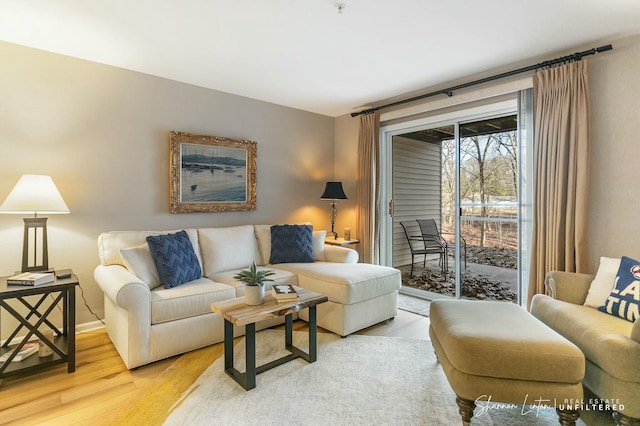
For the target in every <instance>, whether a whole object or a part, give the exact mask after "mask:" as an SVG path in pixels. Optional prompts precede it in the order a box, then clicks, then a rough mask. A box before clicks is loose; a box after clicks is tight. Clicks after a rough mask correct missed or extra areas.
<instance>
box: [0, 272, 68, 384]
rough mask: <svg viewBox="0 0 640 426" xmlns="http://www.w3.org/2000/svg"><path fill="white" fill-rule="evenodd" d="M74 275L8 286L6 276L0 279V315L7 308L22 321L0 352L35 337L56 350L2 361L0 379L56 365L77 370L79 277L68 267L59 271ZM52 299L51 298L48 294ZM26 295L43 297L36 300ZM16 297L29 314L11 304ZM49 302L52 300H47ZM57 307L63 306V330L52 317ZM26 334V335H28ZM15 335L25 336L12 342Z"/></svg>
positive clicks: (0, 348) (8, 350) (2, 352)
mask: <svg viewBox="0 0 640 426" xmlns="http://www.w3.org/2000/svg"><path fill="white" fill-rule="evenodd" d="M65 273H68V274H71V276H70V278H64V279H56V280H55V281H54V282H52V283H48V284H42V285H38V286H21V285H7V277H2V278H0V314H2V310H6V311H7V312H8V313H9V314H11V316H13V317H14V318H15V319H17V320H18V322H19V324H18V325H17V327H16V328H15V330H13V332H12V333H11V334H10V335H9V336H8V337H7V338H6V340H5V342H4V343H3V344H2V345H1V346H0V355H1V354H4V353H7V352H10V351H11V350H10V346H11V347H15V346H16V345H18V346H19V347H22V345H23V344H25V343H27V342H28V341H29V340H30V339H32V338H33V337H37V338H38V339H39V340H40V341H41V342H43V343H44V344H46V345H47V346H49V347H50V348H51V350H52V351H53V353H52V354H51V355H48V356H45V357H39V356H38V354H37V353H35V354H33V355H31V356H29V357H27V358H25V359H23V360H22V361H18V362H13V361H10V360H7V361H5V362H4V363H0V379H2V378H4V377H8V376H17V375H27V374H30V373H32V372H35V371H39V370H41V369H44V368H46V367H49V366H51V365H54V364H60V363H65V362H66V363H67V372H69V373H73V372H74V371H75V369H76V334H75V329H76V286H77V285H78V278H77V277H76V276H75V275H74V274H73V272H72V271H71V270H69V269H67V270H59V271H56V274H57V275H60V274H65ZM50 295H51V297H52V298H53V300H51V299H50V298H49V296H50ZM27 296H40V297H39V298H38V299H37V301H35V303H33V301H29V300H27ZM11 299H13V300H15V301H17V302H19V303H20V304H22V305H23V306H25V307H26V308H27V310H28V312H27V313H26V314H21V313H20V312H18V311H17V310H16V309H15V308H13V307H11V306H10V305H9V303H7V302H8V301H9V300H11ZM47 302H49V303H47ZM56 306H61V308H62V322H63V324H62V331H60V330H59V329H58V328H57V327H56V326H55V325H54V324H53V322H52V320H51V319H50V318H49V316H50V314H51V313H52V312H53V311H54V309H55V308H56ZM42 330H51V331H52V332H53V338H52V339H47V337H46V336H45V334H43V333H42ZM25 333H26V334H25ZM47 334H48V333H47ZM16 336H23V338H22V340H20V341H19V342H12V340H14V338H15V337H16Z"/></svg>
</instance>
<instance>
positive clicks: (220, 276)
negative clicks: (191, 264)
mask: <svg viewBox="0 0 640 426" xmlns="http://www.w3.org/2000/svg"><path fill="white" fill-rule="evenodd" d="M265 269H266V270H269V271H273V272H274V275H271V276H270V277H269V278H271V279H272V280H273V282H271V281H269V282H266V283H265V286H264V289H265V294H266V293H268V292H269V291H271V287H272V286H273V284H291V285H298V276H297V275H296V274H294V273H293V272H289V271H284V270H282V269H275V268H268V267H267V268H265V267H262V266H259V267H258V271H263V270H265ZM242 270H243V269H236V270H233V271H225V272H218V273H217V274H213V275H211V277H209V278H210V279H212V280H213V281H216V282H219V283H223V284H227V285H229V286H231V287H233V288H234V289H235V291H236V297H242V296H244V289H245V284H244V283H243V282H240V281H238V280H236V279H234V278H233V277H234V275H236V274H237V273H239V272H240V271H242Z"/></svg>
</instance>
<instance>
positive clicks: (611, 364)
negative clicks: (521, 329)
mask: <svg viewBox="0 0 640 426" xmlns="http://www.w3.org/2000/svg"><path fill="white" fill-rule="evenodd" d="M545 286H546V288H547V292H548V293H549V295H542V294H538V295H535V296H534V297H533V299H532V301H531V313H532V314H533V315H534V316H536V317H537V318H538V319H540V320H541V321H542V322H544V323H545V324H547V325H548V326H549V327H551V328H552V329H554V330H555V331H557V332H558V333H560V334H561V335H563V336H564V337H565V338H567V339H568V340H570V341H571V342H573V343H574V344H575V345H576V346H578V347H579V348H580V350H581V351H582V352H583V353H584V356H585V358H586V371H585V377H584V380H583V384H584V385H585V386H586V387H587V388H588V389H590V390H591V391H592V392H593V393H594V394H596V395H597V396H598V398H600V399H601V400H602V401H603V404H606V405H609V406H610V408H611V409H612V411H613V415H614V418H615V419H616V421H617V423H618V424H619V425H632V424H633V425H637V424H640V316H639V315H638V312H639V308H640V262H638V261H635V260H633V259H631V258H628V257H623V258H622V259H612V258H606V257H602V258H601V259H600V266H599V268H598V271H597V273H596V276H595V277H594V276H592V275H587V274H577V273H571V272H560V271H552V272H549V273H548V274H547V276H546V278H545Z"/></svg>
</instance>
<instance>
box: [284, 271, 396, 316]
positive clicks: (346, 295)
mask: <svg viewBox="0 0 640 426" xmlns="http://www.w3.org/2000/svg"><path fill="white" fill-rule="evenodd" d="M277 269H283V270H286V271H290V272H293V273H295V274H297V275H298V285H299V286H300V287H303V288H306V289H307V290H311V291H314V292H316V293H320V294H324V295H326V296H327V297H329V301H331V302H336V303H341V304H343V305H350V304H353V303H358V302H362V301H364V300H369V299H373V298H375V297H378V296H381V295H383V294H387V293H391V292H392V291H397V290H399V289H400V286H401V285H402V280H401V278H400V271H398V270H397V269H394V268H390V267H387V266H380V265H370V264H367V263H355V264H352V263H329V262H316V263H281V264H278V265H277Z"/></svg>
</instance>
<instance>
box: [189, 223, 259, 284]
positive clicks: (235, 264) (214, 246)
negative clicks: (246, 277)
mask: <svg viewBox="0 0 640 426" xmlns="http://www.w3.org/2000/svg"><path fill="white" fill-rule="evenodd" d="M198 241H199V242H200V251H201V252H202V259H203V265H204V274H203V275H204V276H206V277H210V276H211V275H212V274H215V273H217V272H223V271H229V270H231V269H241V268H246V267H248V266H249V265H251V264H252V263H253V262H256V263H260V252H259V250H258V243H257V241H256V237H255V234H254V231H253V226H252V225H244V226H232V227H228V228H202V229H199V230H198Z"/></svg>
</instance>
